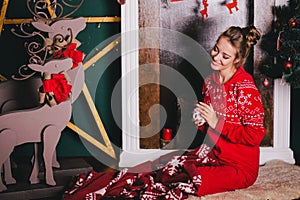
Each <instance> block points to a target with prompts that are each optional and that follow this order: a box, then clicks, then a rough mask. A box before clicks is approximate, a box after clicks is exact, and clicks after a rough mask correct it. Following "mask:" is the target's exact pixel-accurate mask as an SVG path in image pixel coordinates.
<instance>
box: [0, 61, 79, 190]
mask: <svg viewBox="0 0 300 200" xmlns="http://www.w3.org/2000/svg"><path fill="white" fill-rule="evenodd" d="M28 66H29V67H30V68H31V69H33V70H35V71H40V72H43V73H49V74H52V79H53V78H54V77H55V76H59V78H60V79H61V80H60V81H62V82H64V87H65V86H67V85H70V86H76V87H72V92H71V93H70V94H72V95H71V98H70V99H66V100H65V101H62V102H59V103H58V104H57V105H55V106H52V107H51V106H49V104H48V103H44V104H42V105H41V106H40V107H37V108H31V109H24V110H18V111H13V112H8V113H6V114H3V115H0V151H1V154H0V165H1V166H2V165H3V164H4V162H5V161H6V162H9V156H10V154H11V153H12V151H13V149H14V147H15V146H17V145H21V144H24V143H28V142H34V143H37V142H42V144H43V149H44V150H43V159H44V163H45V172H46V173H45V180H46V183H47V184H48V185H56V182H55V180H54V177H53V170H52V155H53V153H54V151H55V148H56V145H57V143H58V141H59V138H60V135H61V131H62V130H63V129H64V128H65V127H66V125H67V123H68V122H69V120H70V118H71V114H72V102H74V101H75V98H73V97H76V96H77V97H78V95H79V94H80V92H81V90H82V87H80V85H81V86H82V85H83V83H84V70H83V68H82V65H80V66H78V67H76V68H74V69H71V67H72V66H73V61H72V59H71V58H64V59H53V60H51V61H49V62H48V63H46V64H45V65H44V66H42V65H39V64H29V65H28ZM63 71H68V74H69V76H70V79H71V82H70V84H67V83H66V82H67V80H66V79H65V78H64V77H62V76H64V75H63V74H59V73H61V72H63ZM6 165H7V166H8V167H9V166H10V165H9V164H6ZM38 166H39V165H38V164H34V167H33V170H32V173H31V176H30V182H31V183H37V182H39V180H38V177H37V176H38ZM5 171H6V172H5V175H7V176H8V177H7V178H6V177H4V180H5V181H6V183H8V184H9V183H13V182H14V180H13V178H12V175H11V171H10V169H5ZM6 189H7V188H6V186H5V185H4V184H3V182H2V179H0V191H4V190H6Z"/></svg>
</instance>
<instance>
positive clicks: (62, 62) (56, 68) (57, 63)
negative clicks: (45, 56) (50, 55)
mask: <svg viewBox="0 0 300 200" xmlns="http://www.w3.org/2000/svg"><path fill="white" fill-rule="evenodd" d="M72 65H73V62H72V59H71V58H65V59H53V60H50V61H49V62H47V63H46V64H44V65H39V64H28V67H29V68H30V69H32V70H34V71H38V72H42V73H50V74H58V73H61V72H63V71H67V70H69V69H71V67H72Z"/></svg>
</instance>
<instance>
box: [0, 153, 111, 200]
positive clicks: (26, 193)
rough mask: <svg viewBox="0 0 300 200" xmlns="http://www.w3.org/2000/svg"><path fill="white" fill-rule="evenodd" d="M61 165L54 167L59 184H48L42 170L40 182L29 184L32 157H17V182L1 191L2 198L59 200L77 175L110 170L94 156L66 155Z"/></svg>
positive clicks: (15, 164)
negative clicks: (69, 156) (57, 167)
mask: <svg viewBox="0 0 300 200" xmlns="http://www.w3.org/2000/svg"><path fill="white" fill-rule="evenodd" d="M58 160H59V162H60V165H61V167H60V168H59V169H54V176H55V180H56V183H57V185H56V186H48V185H46V184H45V181H44V172H43V170H41V172H40V173H39V178H40V180H41V182H40V183H39V184H29V181H28V180H29V176H30V173H31V163H30V158H17V160H14V161H13V163H14V164H13V165H14V166H13V167H12V172H13V176H14V178H15V179H16V181H17V183H16V184H13V185H8V186H7V188H8V190H7V191H5V192H2V193H0V199H1V200H6V199H7V200H19V199H20V200H23V199H24V200H28V199H43V200H57V199H61V196H62V194H63V191H64V189H65V187H66V186H67V185H68V183H69V182H70V181H71V180H72V178H74V177H75V176H76V175H78V174H81V173H88V172H89V171H91V170H95V171H109V170H111V168H110V167H107V166H105V165H103V164H102V163H100V162H99V161H97V160H96V159H94V158H93V157H72V158H68V157H64V158H59V159H58Z"/></svg>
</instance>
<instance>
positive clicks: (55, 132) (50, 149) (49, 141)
mask: <svg viewBox="0 0 300 200" xmlns="http://www.w3.org/2000/svg"><path fill="white" fill-rule="evenodd" d="M60 135H61V130H60V129H59V128H58V127H56V126H49V127H47V128H46V130H45V131H44V134H43V144H44V152H43V158H44V163H45V172H46V174H45V175H46V177H45V179H46V183H47V184H48V185H52V186H53V185H56V182H55V180H54V176H53V169H52V157H53V154H54V151H55V148H56V145H57V143H58V141H59V138H60Z"/></svg>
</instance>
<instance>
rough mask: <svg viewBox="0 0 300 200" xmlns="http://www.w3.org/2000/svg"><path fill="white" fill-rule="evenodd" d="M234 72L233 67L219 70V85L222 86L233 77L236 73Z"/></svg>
mask: <svg viewBox="0 0 300 200" xmlns="http://www.w3.org/2000/svg"><path fill="white" fill-rule="evenodd" d="M236 70H237V69H236V68H235V67H232V68H227V69H224V70H220V71H219V76H220V83H221V84H224V83H226V82H227V81H229V80H230V79H231V77H232V76H233V75H234V73H235V72H236Z"/></svg>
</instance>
